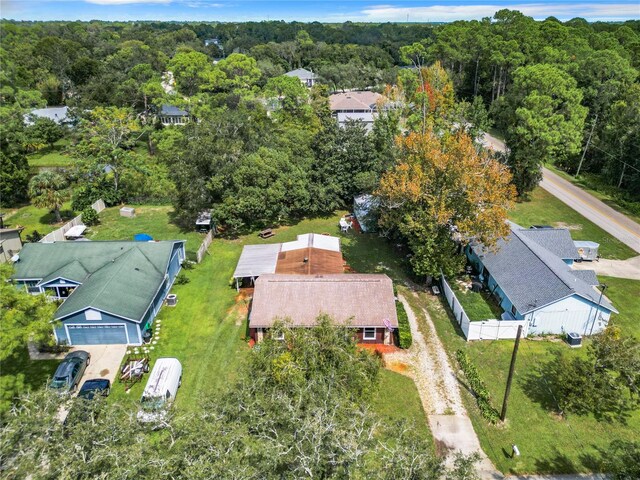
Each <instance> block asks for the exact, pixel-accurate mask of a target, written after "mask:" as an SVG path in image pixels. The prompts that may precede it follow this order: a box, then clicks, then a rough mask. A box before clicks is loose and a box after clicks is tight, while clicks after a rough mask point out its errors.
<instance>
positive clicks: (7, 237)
mask: <svg viewBox="0 0 640 480" xmlns="http://www.w3.org/2000/svg"><path fill="white" fill-rule="evenodd" d="M22 230H24V227H18V228H0V263H6V262H8V261H10V260H11V257H13V256H14V255H15V254H16V253H18V252H19V251H20V250H22V237H21V236H20V234H21V233H22Z"/></svg>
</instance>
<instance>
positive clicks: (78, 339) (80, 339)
mask: <svg viewBox="0 0 640 480" xmlns="http://www.w3.org/2000/svg"><path fill="white" fill-rule="evenodd" d="M125 328H126V327H125V326H124V325H67V330H68V331H69V343H70V344H71V345H104V344H118V343H127V333H126V331H125Z"/></svg>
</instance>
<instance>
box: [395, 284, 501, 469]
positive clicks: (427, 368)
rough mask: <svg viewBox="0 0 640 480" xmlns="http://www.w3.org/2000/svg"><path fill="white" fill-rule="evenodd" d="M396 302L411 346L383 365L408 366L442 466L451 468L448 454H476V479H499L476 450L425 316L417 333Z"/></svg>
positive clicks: (454, 385)
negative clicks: (406, 323) (409, 337)
mask: <svg viewBox="0 0 640 480" xmlns="http://www.w3.org/2000/svg"><path fill="white" fill-rule="evenodd" d="M414 295H415V294H414ZM398 298H399V300H400V301H401V302H402V304H403V305H404V308H405V310H406V311H407V317H408V319H409V325H410V326H411V334H412V335H413V344H412V345H411V348H410V349H409V350H408V351H407V352H397V353H392V354H388V355H385V361H386V362H387V365H389V366H390V367H391V368H393V364H394V363H405V364H407V365H409V367H410V368H409V370H407V373H408V374H409V375H410V376H411V377H412V378H413V380H414V382H415V384H416V387H417V389H418V393H419V394H420V399H421V400H422V405H423V407H424V411H425V412H426V413H427V419H428V421H429V427H430V428H431V433H432V434H433V437H434V439H435V442H436V449H437V451H438V452H439V453H440V454H442V455H445V456H446V460H445V463H447V464H448V465H449V466H451V465H452V463H453V458H454V456H453V455H452V453H456V452H461V453H463V454H465V455H469V454H472V453H475V452H478V453H479V454H480V462H479V463H478V464H477V470H478V474H479V475H480V477H481V478H483V479H498V478H502V474H501V473H499V472H498V471H497V470H496V469H495V467H494V466H493V464H492V463H491V461H490V460H489V458H488V457H487V456H486V455H485V454H484V452H483V451H482V449H481V448H480V441H479V440H478V436H477V435H476V432H475V431H474V430H473V425H472V424H471V420H470V419H469V417H468V415H467V412H466V410H465V408H464V405H463V404H462V399H461V397H460V388H459V386H458V379H457V377H456V374H455V372H454V370H453V369H452V368H451V365H450V364H449V359H448V357H447V353H446V351H445V349H444V347H443V345H442V343H441V342H440V339H439V338H438V335H437V334H436V330H435V327H434V325H433V322H432V321H431V318H430V317H429V314H428V313H427V312H426V311H425V310H424V309H422V311H421V313H423V314H424V316H425V319H426V322H425V325H424V327H425V331H421V330H420V328H419V326H418V319H417V318H416V315H415V312H414V311H413V310H412V309H411V307H410V306H409V304H408V302H407V301H406V299H405V298H404V297H403V296H402V295H399V296H398Z"/></svg>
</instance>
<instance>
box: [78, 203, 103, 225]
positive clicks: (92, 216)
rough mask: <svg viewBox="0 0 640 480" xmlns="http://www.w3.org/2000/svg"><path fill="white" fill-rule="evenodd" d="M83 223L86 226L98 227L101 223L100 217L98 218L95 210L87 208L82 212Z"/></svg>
mask: <svg viewBox="0 0 640 480" xmlns="http://www.w3.org/2000/svg"><path fill="white" fill-rule="evenodd" d="M82 223H84V224H85V225H88V226H91V225H97V224H98V223H100V217H98V212H96V211H95V210H94V209H93V208H91V207H87V208H85V209H84V210H83V211H82Z"/></svg>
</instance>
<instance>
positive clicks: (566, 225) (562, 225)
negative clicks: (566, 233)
mask: <svg viewBox="0 0 640 480" xmlns="http://www.w3.org/2000/svg"><path fill="white" fill-rule="evenodd" d="M553 226H554V227H556V228H566V229H567V230H582V225H580V224H574V225H572V224H570V223H565V222H554V224H553Z"/></svg>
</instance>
